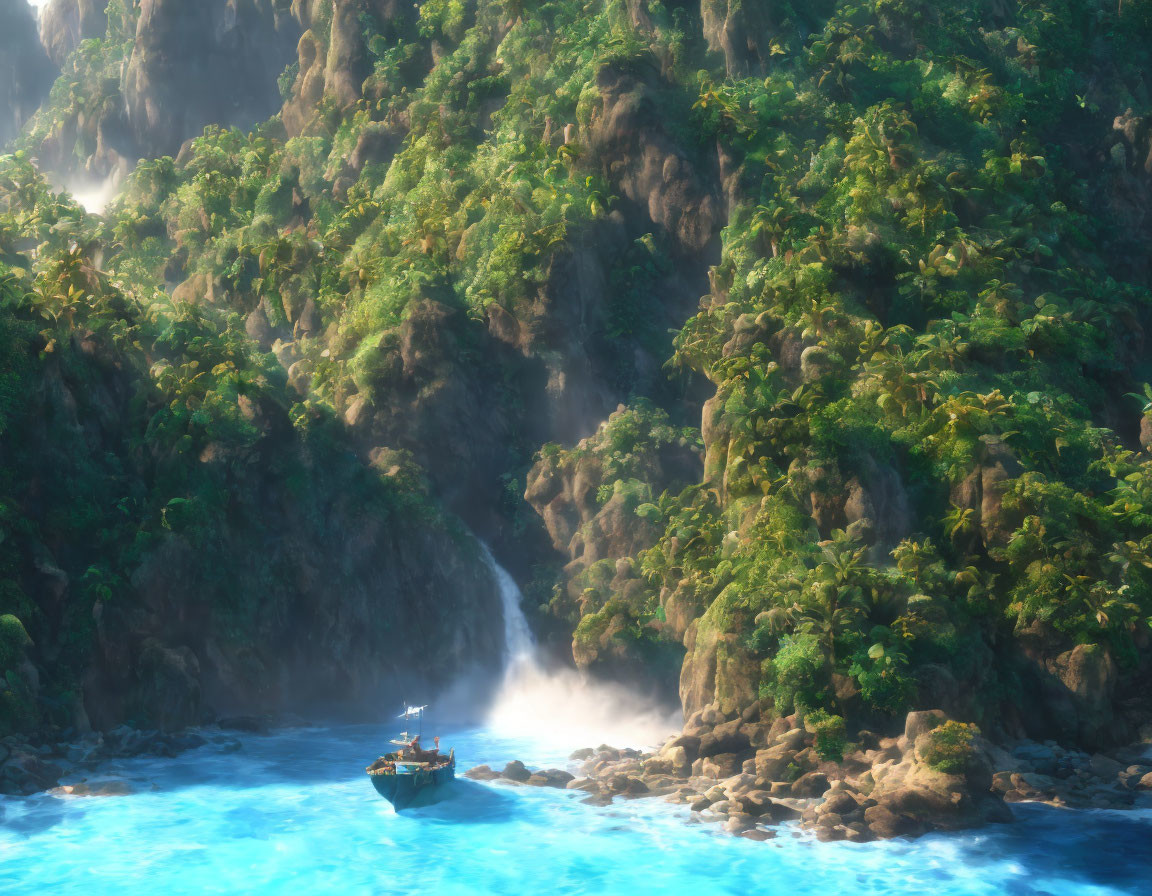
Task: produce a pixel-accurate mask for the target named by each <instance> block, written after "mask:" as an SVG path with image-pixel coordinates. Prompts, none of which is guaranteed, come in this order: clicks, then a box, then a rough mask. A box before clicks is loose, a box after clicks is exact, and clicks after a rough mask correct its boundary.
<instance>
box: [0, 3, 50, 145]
mask: <svg viewBox="0 0 1152 896" xmlns="http://www.w3.org/2000/svg"><path fill="white" fill-rule="evenodd" d="M0 34H3V37H0V51H2V52H0V146H5V145H7V144H8V143H9V142H10V141H11V140H12V138H13V137H15V136H16V135H17V134H19V133H20V129H21V128H22V127H23V126H24V122H26V121H27V120H28V119H29V118H31V117H32V114H33V113H34V112H35V111H36V110H37V109H38V108H39V107H40V104H41V103H43V102H44V100H45V99H46V98H47V96H48V91H49V89H50V88H51V87H52V79H53V78H54V77H55V76H56V69H54V67H53V64H52V60H50V59H49V58H48V55H47V54H46V53H45V51H44V48H43V47H42V46H41V45H40V42H39V41H38V40H37V39H36V18H35V15H34V12H33V10H32V7H31V6H29V5H28V4H27V3H26V2H24V0H4V2H3V4H0Z"/></svg>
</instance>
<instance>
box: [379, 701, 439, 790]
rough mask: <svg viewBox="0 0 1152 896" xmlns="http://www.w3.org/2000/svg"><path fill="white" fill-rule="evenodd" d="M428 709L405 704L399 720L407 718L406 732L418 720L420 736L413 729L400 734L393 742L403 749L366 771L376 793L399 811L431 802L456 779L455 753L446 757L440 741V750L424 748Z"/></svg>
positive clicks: (386, 755)
mask: <svg viewBox="0 0 1152 896" xmlns="http://www.w3.org/2000/svg"><path fill="white" fill-rule="evenodd" d="M427 708H428V707H427V706H409V705H408V704H407V703H405V704H404V712H402V713H400V715H398V716H397V718H399V719H404V721H405V729H408V728H409V727H410V723H411V722H412V720H413V719H415V720H416V733H415V734H413V733H412V732H411V731H409V730H404V731H402V732H400V733H399V734H398V735H396V736H395V737H393V738H392V739H391V743H392V744H393V745H395V746H397V747H399V748H400V749H398V750H394V751H392V752H390V753H385V754H384V755H383V756H381V757H380V758H379V759H377V760H376V761H375V762H373V763H372V764H371V765H370V766H368V767H367V768H366V769H365V771H366V772H367V773H368V777H369V778H370V779H371V781H372V786H373V787H375V788H376V792H377V793H379V794H380V795H381V796H382V797H384V799H386V800H388V801H389V802H390V803H391V804H392V805H393V806H394V807H395V808H396V810H397V811H400V810H402V809H406V808H408V807H409V806H411V805H412V804H413V803H415V802H417V801H418V800H420V801H428V798H429V797H430V796H431V795H432V794H433V792H434V791H435V790H436V789H437V788H439V787H440V786H442V785H444V784H447V783H448V782H449V781H452V780H453V779H455V777H456V751H455V750H449V752H448V755H447V756H445V755H443V754H442V753H441V752H440V746H439V744H440V738H436V739H435V740H436V747H435V748H434V749H432V750H425V749H424V748H423V747H421V745H420V738H421V736H422V735H423V733H424V710H426V709H427Z"/></svg>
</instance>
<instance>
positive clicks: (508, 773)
mask: <svg viewBox="0 0 1152 896" xmlns="http://www.w3.org/2000/svg"><path fill="white" fill-rule="evenodd" d="M500 777H501V778H506V779H507V780H509V781H518V782H520V783H523V782H525V781H527V780H528V779H529V778H531V777H532V772H530V771H529V770H528V768H527V766H525V765H524V763H523V762H521V761H520V760H519V759H513V760H512V761H511V762H509V763H508V764H507V765H506V766H504V771H502V772H501V773H500Z"/></svg>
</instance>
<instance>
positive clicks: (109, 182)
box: [65, 172, 122, 215]
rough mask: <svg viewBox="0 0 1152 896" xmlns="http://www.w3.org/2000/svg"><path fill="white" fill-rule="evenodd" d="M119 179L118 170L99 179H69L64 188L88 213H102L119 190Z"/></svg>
mask: <svg viewBox="0 0 1152 896" xmlns="http://www.w3.org/2000/svg"><path fill="white" fill-rule="evenodd" d="M121 179H122V178H121V177H120V174H119V172H113V173H112V174H110V175H108V176H107V177H106V178H104V179H103V180H99V181H93V180H70V181H69V182H67V183H66V184H65V189H66V190H67V191H68V192H69V193H71V194H72V198H73V199H75V200H76V202H77V204H78V205H79V206H80V207H81V208H82V209H84V211H86V212H88V214H90V215H102V214H103V213H104V209H105V208H107V207H108V203H109V202H111V201H112V200H113V199H115V198H116V194H117V193H118V192H119V191H120V181H121Z"/></svg>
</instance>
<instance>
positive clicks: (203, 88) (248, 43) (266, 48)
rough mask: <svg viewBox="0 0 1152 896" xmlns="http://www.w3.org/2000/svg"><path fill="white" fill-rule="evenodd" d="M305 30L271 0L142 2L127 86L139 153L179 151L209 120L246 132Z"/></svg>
mask: <svg viewBox="0 0 1152 896" xmlns="http://www.w3.org/2000/svg"><path fill="white" fill-rule="evenodd" d="M300 34H301V24H300V22H299V21H297V20H296V19H295V18H294V17H293V16H292V15H291V14H290V13H289V11H288V10H287V9H285V8H284V4H281V3H274V2H272V0H212V2H207V3H194V4H188V3H179V2H174V0H141V2H140V8H139V14H138V18H137V22H136V35H135V39H134V42H133V45H132V53H131V55H130V56H129V58H128V66H127V69H126V71H125V74H124V80H123V86H122V89H123V94H124V102H125V104H126V106H127V116H128V127H129V129H130V131H131V134H132V137H133V138H134V140H135V144H136V146H137V147H138V148H139V151H140V154H141V155H145V156H160V155H170V154H174V153H175V152H176V151H177V150H178V149H179V148H180V144H181V143H183V142H184V141H185V140H187V139H188V138H189V137H194V136H196V135H197V134H199V133H200V132H201V131H202V130H203V129H204V126H205V125H207V124H224V125H233V126H236V127H240V128H243V129H247V128H250V127H251V126H252V125H254V124H256V123H257V122H259V121H262V120H263V119H265V118H267V117H268V116H269V115H270V114H272V113H273V112H274V111H276V109H278V108H279V106H280V93H279V89H278V88H277V85H276V81H277V78H278V77H279V76H280V74H281V72H283V71H284V68H285V66H287V65H288V63H289V62H291V61H292V53H293V51H294V50H295V48H296V43H297V41H298V40H299V39H300Z"/></svg>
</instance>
